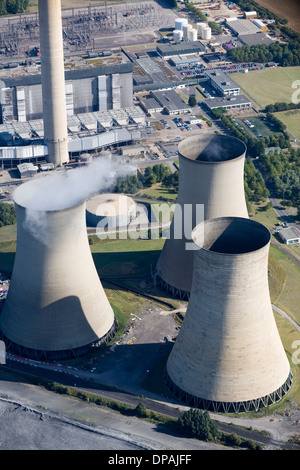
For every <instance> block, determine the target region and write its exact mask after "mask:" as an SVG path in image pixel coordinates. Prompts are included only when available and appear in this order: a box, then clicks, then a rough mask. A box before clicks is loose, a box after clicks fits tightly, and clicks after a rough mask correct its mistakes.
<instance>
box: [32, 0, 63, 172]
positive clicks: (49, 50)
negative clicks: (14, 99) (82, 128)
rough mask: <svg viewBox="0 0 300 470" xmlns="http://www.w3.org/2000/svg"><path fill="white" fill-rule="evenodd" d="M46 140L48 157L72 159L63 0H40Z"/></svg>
mask: <svg viewBox="0 0 300 470" xmlns="http://www.w3.org/2000/svg"><path fill="white" fill-rule="evenodd" d="M39 23H40V48H41V69H42V94H43V119H44V140H45V143H46V144H47V146H48V161H49V162H51V163H53V164H54V165H55V166H57V165H59V164H61V163H66V162H68V161H69V153H68V128H67V109H66V96H65V72H64V56H63V38H62V19H61V1H60V0H55V1H53V0H39Z"/></svg>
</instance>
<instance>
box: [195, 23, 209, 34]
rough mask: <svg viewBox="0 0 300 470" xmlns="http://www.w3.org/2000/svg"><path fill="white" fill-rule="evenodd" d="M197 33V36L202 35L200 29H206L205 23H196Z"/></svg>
mask: <svg viewBox="0 0 300 470" xmlns="http://www.w3.org/2000/svg"><path fill="white" fill-rule="evenodd" d="M196 26H197V33H198V34H199V36H201V35H202V28H206V26H207V23H197V25H196Z"/></svg>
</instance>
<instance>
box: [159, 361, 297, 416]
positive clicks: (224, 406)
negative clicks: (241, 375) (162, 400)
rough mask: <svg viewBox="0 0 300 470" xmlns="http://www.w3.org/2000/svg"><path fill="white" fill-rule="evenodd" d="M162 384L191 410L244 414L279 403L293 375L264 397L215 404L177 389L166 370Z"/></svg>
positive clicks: (289, 385)
mask: <svg viewBox="0 0 300 470" xmlns="http://www.w3.org/2000/svg"><path fill="white" fill-rule="evenodd" d="M164 382H165V384H166V386H167V387H168V389H169V390H170V392H171V393H173V394H174V396H175V397H176V398H177V399H178V400H179V401H180V402H183V403H186V404H188V406H190V407H191V408H198V409H202V410H205V411H211V412H214V413H244V412H249V411H258V410H259V409H261V408H265V407H267V406H270V405H272V404H274V403H276V402H278V401H280V400H281V399H282V398H283V397H284V395H286V393H287V392H288V391H289V389H290V388H291V386H292V383H293V374H292V371H290V373H289V375H288V378H287V379H286V381H285V382H284V384H283V385H282V386H281V387H279V388H278V389H277V390H275V391H274V392H272V393H269V394H268V395H266V396H264V397H260V398H256V399H253V400H247V401H241V402H217V401H210V400H206V399H203V398H200V397H196V396H194V395H191V394H190V393H188V392H186V391H184V390H182V389H181V388H180V387H178V385H176V384H175V383H174V382H173V381H172V380H171V379H170V377H169V375H168V372H167V370H166V369H165V370H164Z"/></svg>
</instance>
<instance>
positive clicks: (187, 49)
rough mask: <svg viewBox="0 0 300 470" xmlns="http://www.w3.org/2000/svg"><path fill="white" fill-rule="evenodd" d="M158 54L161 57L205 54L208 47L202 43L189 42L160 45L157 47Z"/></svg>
mask: <svg viewBox="0 0 300 470" xmlns="http://www.w3.org/2000/svg"><path fill="white" fill-rule="evenodd" d="M156 50H157V52H158V53H159V54H160V55H161V56H171V55H180V54H195V53H197V52H205V51H206V47H205V45H204V44H202V42H200V41H194V42H193V41H187V42H180V43H178V44H160V45H159V46H157V47H156Z"/></svg>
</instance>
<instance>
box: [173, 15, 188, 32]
mask: <svg viewBox="0 0 300 470" xmlns="http://www.w3.org/2000/svg"><path fill="white" fill-rule="evenodd" d="M187 23H188V20H187V18H176V20H175V29H176V30H178V29H180V30H182V27H183V25H184V24H187Z"/></svg>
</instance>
